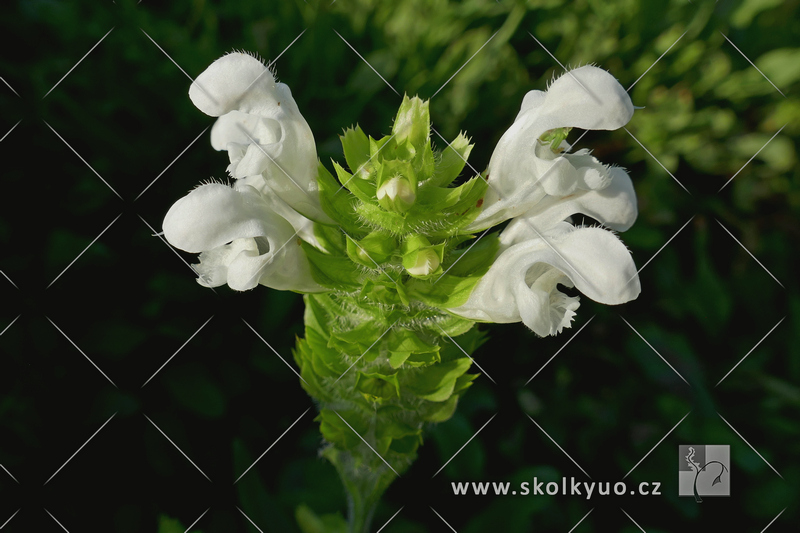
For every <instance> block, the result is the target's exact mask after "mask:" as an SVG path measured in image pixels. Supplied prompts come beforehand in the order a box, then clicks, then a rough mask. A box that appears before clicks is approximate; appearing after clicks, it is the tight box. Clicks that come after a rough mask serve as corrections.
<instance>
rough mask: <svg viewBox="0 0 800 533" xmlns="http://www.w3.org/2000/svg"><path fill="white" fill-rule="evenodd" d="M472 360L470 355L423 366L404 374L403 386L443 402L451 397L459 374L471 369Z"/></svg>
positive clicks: (423, 396)
mask: <svg viewBox="0 0 800 533" xmlns="http://www.w3.org/2000/svg"><path fill="white" fill-rule="evenodd" d="M470 365H472V360H471V359H470V358H468V357H463V358H461V359H456V360H454V361H449V362H446V363H441V364H438V365H433V366H429V367H423V368H421V369H419V370H418V371H417V372H413V373H409V374H410V375H406V376H403V378H404V379H403V381H402V382H401V387H402V388H403V390H409V391H411V392H412V393H413V394H414V395H416V396H417V397H419V398H422V399H423V400H428V401H431V402H443V401H445V400H447V399H449V398H450V396H452V394H453V390H454V388H455V384H456V380H457V379H458V377H459V376H461V375H462V374H464V373H465V372H466V371H467V370H469V367H470Z"/></svg>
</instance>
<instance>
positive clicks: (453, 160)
mask: <svg viewBox="0 0 800 533" xmlns="http://www.w3.org/2000/svg"><path fill="white" fill-rule="evenodd" d="M473 146H474V145H472V144H470V143H469V139H468V138H467V137H466V136H465V135H464V134H463V133H459V134H458V137H456V138H455V140H454V141H453V142H452V143H450V146H448V147H447V148H445V149H444V151H443V152H442V159H441V161H439V164H438V165H436V170H434V173H433V177H432V178H431V181H430V184H431V185H434V186H437V187H441V186H445V185H449V184H450V183H451V182H452V181H453V180H454V179H456V178H457V177H458V175H459V174H461V171H462V170H463V168H464V165H466V160H467V159H468V158H469V153H470V152H471V151H472V147H473Z"/></svg>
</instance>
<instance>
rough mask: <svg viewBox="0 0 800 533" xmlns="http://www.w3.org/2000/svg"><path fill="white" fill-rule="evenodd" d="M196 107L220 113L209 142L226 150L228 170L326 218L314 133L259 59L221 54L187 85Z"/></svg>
mask: <svg viewBox="0 0 800 533" xmlns="http://www.w3.org/2000/svg"><path fill="white" fill-rule="evenodd" d="M189 97H190V98H191V99H192V102H193V103H194V105H195V106H197V108H198V109H200V111H202V112H203V113H206V114H207V115H210V116H213V117H219V119H217V121H216V123H214V127H213V128H212V130H211V145H212V146H213V147H214V148H215V149H216V150H227V151H228V156H229V158H230V161H231V164H230V166H229V167H228V171H229V172H230V174H231V176H233V177H234V178H237V179H240V180H241V179H246V180H247V183H248V185H251V186H253V187H255V188H256V189H257V190H259V191H260V192H261V193H262V194H264V195H277V196H278V197H280V198H281V199H282V200H284V201H285V202H286V204H288V205H289V206H291V208H292V209H294V210H295V211H297V212H298V213H301V214H302V215H304V216H305V217H308V218H311V219H313V220H317V221H321V222H331V221H330V219H329V218H328V217H327V216H326V215H325V214H324V213H323V211H322V209H321V208H320V203H319V191H318V187H317V150H316V147H315V145H314V135H313V134H312V133H311V129H310V128H309V127H308V124H307V123H306V121H305V119H304V118H303V116H302V115H301V114H300V111H299V109H298V108H297V104H296V103H295V101H294V98H292V93H291V91H290V90H289V87H287V86H286V85H285V84H283V83H277V82H276V81H275V77H274V76H273V75H272V73H271V72H270V71H269V70H268V69H267V68H266V67H265V66H264V65H263V64H262V63H261V61H259V60H258V59H256V58H254V57H252V56H250V55H247V54H243V53H238V52H237V53H232V54H228V55H225V56H223V57H221V58H219V59H217V60H216V61H214V63H212V64H211V65H210V66H209V67H208V68H207V69H206V70H205V71H203V73H202V74H200V75H199V76H198V77H197V79H196V80H195V82H194V83H193V84H192V86H191V87H190V88H189Z"/></svg>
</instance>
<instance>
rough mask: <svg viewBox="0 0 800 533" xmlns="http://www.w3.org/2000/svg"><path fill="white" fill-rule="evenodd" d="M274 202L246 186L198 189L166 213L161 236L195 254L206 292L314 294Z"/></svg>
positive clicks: (292, 232) (303, 259)
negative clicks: (268, 290)
mask: <svg viewBox="0 0 800 533" xmlns="http://www.w3.org/2000/svg"><path fill="white" fill-rule="evenodd" d="M277 202H280V200H279V199H274V198H271V197H269V196H264V195H262V194H261V193H260V192H259V191H257V190H256V189H254V188H253V187H251V186H249V185H245V184H242V183H241V182H239V183H237V184H236V185H235V186H234V187H233V188H231V187H228V186H226V185H222V184H220V183H209V184H206V185H202V186H200V187H198V188H196V189H194V190H193V191H192V192H190V193H189V194H188V195H186V196H184V197H183V198H181V199H180V200H178V201H177V202H175V204H174V205H173V206H172V207H171V208H170V210H169V211H168V212H167V215H166V217H165V218H164V224H163V228H164V236H165V237H166V239H167V241H169V242H170V244H172V245H173V246H175V247H177V248H180V249H181V250H185V251H187V252H201V253H200V263H199V264H198V265H195V270H196V271H197V273H198V276H199V278H198V280H197V281H198V282H199V283H200V284H201V285H204V286H206V287H218V286H220V285H224V284H226V283H227V284H228V285H229V286H230V287H231V288H232V289H235V290H239V291H244V290H248V289H252V288H253V287H255V286H256V285H258V284H262V285H266V286H267V287H272V288H274V289H281V290H293V291H299V292H318V291H321V290H323V288H322V287H321V286H320V285H318V284H317V283H316V282H315V281H314V280H313V279H312V277H311V270H310V265H309V262H308V258H307V257H306V255H305V253H304V252H303V250H302V249H301V247H300V244H299V239H298V237H297V233H296V230H295V228H293V227H292V225H291V224H290V223H289V222H288V221H287V220H286V219H285V218H284V217H282V216H280V215H279V214H278V213H277V211H276V208H275V207H276V203H277Z"/></svg>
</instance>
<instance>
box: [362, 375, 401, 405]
mask: <svg viewBox="0 0 800 533" xmlns="http://www.w3.org/2000/svg"><path fill="white" fill-rule="evenodd" d="M356 390H357V391H359V392H361V393H363V394H365V395H366V396H368V397H369V398H368V399H372V398H371V397H374V398H376V399H381V400H387V399H389V398H392V397H399V396H400V383H399V382H398V380H397V374H389V375H386V374H381V373H379V372H357V373H356Z"/></svg>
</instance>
